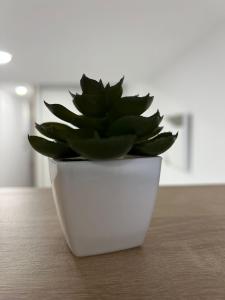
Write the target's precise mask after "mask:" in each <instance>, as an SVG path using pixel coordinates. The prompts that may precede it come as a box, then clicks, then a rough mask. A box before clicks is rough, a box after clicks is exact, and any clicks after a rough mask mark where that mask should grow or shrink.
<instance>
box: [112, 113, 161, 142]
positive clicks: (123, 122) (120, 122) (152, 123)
mask: <svg viewBox="0 0 225 300" xmlns="http://www.w3.org/2000/svg"><path fill="white" fill-rule="evenodd" d="M161 121H162V117H161V116H160V114H159V111H157V112H156V113H155V114H154V115H152V116H150V117H142V116H125V117H122V118H120V119H117V120H116V121H114V122H113V123H112V125H111V126H110V128H109V132H108V134H109V136H112V135H123V134H135V135H136V136H137V139H139V138H141V137H143V136H145V137H147V138H149V137H151V136H154V130H155V129H156V128H157V127H158V125H159V123H160V122H161Z"/></svg>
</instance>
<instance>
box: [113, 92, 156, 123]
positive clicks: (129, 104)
mask: <svg viewBox="0 0 225 300" xmlns="http://www.w3.org/2000/svg"><path fill="white" fill-rule="evenodd" d="M153 98H154V97H153V96H149V94H148V95H146V96H144V97H138V96H133V97H123V98H121V100H120V101H117V102H115V103H114V107H113V109H112V112H111V114H112V115H113V116H114V117H116V118H117V117H122V116H139V115H141V114H143V113H144V112H145V111H146V110H147V109H148V108H149V107H150V105H151V104H152V101H153Z"/></svg>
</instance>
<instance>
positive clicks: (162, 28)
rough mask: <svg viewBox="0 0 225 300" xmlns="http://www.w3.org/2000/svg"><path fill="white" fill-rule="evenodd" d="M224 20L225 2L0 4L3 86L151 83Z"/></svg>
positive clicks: (35, 0)
mask: <svg viewBox="0 0 225 300" xmlns="http://www.w3.org/2000/svg"><path fill="white" fill-rule="evenodd" d="M224 18H225V1H224V0H221V1H220V0H211V1H209V0H208V1H207V0H188V1H186V0H136V1H134V0H133V1H132V0H124V1H123V0H120V1H119V0H111V1H109V0H89V1H88V0H19V1H15V0H5V1H2V0H0V50H7V51H9V52H11V53H12V54H13V60H12V62H11V63H10V64H8V65H4V66H0V80H1V82H5V81H6V82H8V81H10V82H12V81H17V82H18V81H19V82H29V83H35V84H37V83H42V84H43V83H60V84H62V83H68V82H69V83H71V82H77V81H78V79H79V78H80V76H81V74H82V73H86V74H87V75H89V76H97V77H100V76H101V77H103V78H104V79H108V80H116V79H118V78H119V77H120V76H121V75H125V76H126V77H127V78H128V79H129V80H131V81H136V80H150V79H151V78H153V77H154V74H157V75H158V72H159V70H160V69H162V67H163V66H164V65H165V64H168V63H169V62H170V61H173V60H174V59H176V57H177V56H179V55H180V53H182V52H183V51H185V49H188V48H190V46H193V45H194V44H195V43H196V42H197V41H198V39H200V38H201V36H202V35H207V33H208V32H211V31H212V28H214V27H215V28H216V26H217V25H218V24H220V22H221V21H222V20H223V19H224Z"/></svg>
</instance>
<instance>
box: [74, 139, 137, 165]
mask: <svg viewBox="0 0 225 300" xmlns="http://www.w3.org/2000/svg"><path fill="white" fill-rule="evenodd" d="M134 140H135V136H134V135H125V136H116V137H110V138H97V137H95V138H92V139H84V140H81V139H80V140H79V139H70V140H69V145H70V147H71V148H72V149H74V151H76V152H77V153H79V154H80V155H81V156H83V157H86V158H88V159H91V160H92V159H93V160H95V159H114V158H119V157H123V156H124V155H126V154H127V153H128V152H129V150H130V149H131V147H132V145H133V143H134Z"/></svg>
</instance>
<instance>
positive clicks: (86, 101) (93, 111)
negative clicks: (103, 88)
mask: <svg viewBox="0 0 225 300" xmlns="http://www.w3.org/2000/svg"><path fill="white" fill-rule="evenodd" d="M73 103H74V105H75V107H76V108H77V109H78V110H79V111H80V112H81V113H82V114H84V115H86V116H89V117H104V115H105V113H106V103H105V99H104V97H103V96H102V95H93V94H83V95H79V94H76V95H74V99H73Z"/></svg>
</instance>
